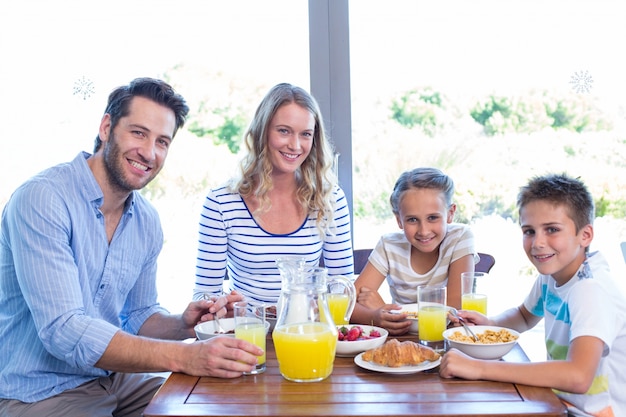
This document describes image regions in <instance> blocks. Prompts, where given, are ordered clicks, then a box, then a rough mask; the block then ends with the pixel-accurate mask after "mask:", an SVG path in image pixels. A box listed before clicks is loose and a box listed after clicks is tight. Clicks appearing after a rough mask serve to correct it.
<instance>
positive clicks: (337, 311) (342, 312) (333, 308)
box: [326, 293, 350, 326]
mask: <svg viewBox="0 0 626 417" xmlns="http://www.w3.org/2000/svg"><path fill="white" fill-rule="evenodd" d="M326 302H327V303H328V309H329V310H330V316H331V317H332V319H333V323H335V324H336V325H338V326H341V325H342V324H348V317H346V315H347V314H346V313H347V312H348V306H349V305H350V295H349V294H345V293H330V294H327V295H326Z"/></svg>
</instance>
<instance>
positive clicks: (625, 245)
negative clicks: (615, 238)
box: [620, 242, 626, 262]
mask: <svg viewBox="0 0 626 417" xmlns="http://www.w3.org/2000/svg"><path fill="white" fill-rule="evenodd" d="M620 246H621V247H622V256H623V257H624V262H626V242H622V243H620Z"/></svg>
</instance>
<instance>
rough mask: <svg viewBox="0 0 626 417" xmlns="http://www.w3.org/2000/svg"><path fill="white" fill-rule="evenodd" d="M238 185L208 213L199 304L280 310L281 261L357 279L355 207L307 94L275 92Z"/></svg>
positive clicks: (262, 109) (256, 124)
mask: <svg viewBox="0 0 626 417" xmlns="http://www.w3.org/2000/svg"><path fill="white" fill-rule="evenodd" d="M245 143H246V147H247V149H248V154H247V156H246V157H245V158H244V159H243V160H242V162H241V172H240V176H239V177H238V178H235V179H233V180H231V181H230V182H229V183H228V184H226V185H224V186H222V187H219V188H216V189H212V190H211V191H210V192H209V194H208V195H207V198H206V200H205V203H204V205H203V207H202V213H201V217H200V230H199V240H198V258H197V266H196V284H195V290H194V298H196V299H198V298H200V297H201V296H202V294H205V293H212V294H220V293H221V292H222V286H223V282H224V278H225V276H226V274H228V277H229V281H228V286H229V289H230V290H231V291H232V290H237V292H239V293H240V294H242V295H244V296H245V297H246V298H247V299H250V300H255V301H257V302H266V303H275V302H277V300H278V297H279V295H280V291H281V277H280V275H279V272H278V269H277V267H276V264H275V261H276V259H277V258H279V257H284V256H301V257H304V258H305V259H306V262H307V264H309V265H317V264H318V263H319V261H320V258H321V257H322V256H323V259H324V265H325V266H326V268H328V271H329V275H346V276H349V277H351V276H352V273H353V263H352V239H351V230H350V228H351V225H350V215H349V209H348V203H347V201H346V198H345V195H344V192H343V190H342V189H341V188H340V187H339V186H338V184H337V179H336V176H335V174H334V172H333V170H332V164H333V160H334V155H333V149H332V147H331V144H330V143H329V142H328V138H327V137H326V136H325V132H324V125H323V122H322V117H321V113H320V110H319V106H318V105H317V102H316V101H315V99H314V98H313V97H312V96H311V95H310V94H309V93H307V92H306V91H305V90H303V89H302V88H299V87H296V86H292V85H290V84H286V83H283V84H278V85H276V86H274V87H273V88H272V89H271V90H270V91H269V92H268V93H267V95H266V96H265V97H264V98H263V100H262V101H261V103H260V104H259V107H258V108H257V110H256V113H255V115H254V118H253V120H252V122H251V124H250V127H249V128H248V131H247V132H246V134H245Z"/></svg>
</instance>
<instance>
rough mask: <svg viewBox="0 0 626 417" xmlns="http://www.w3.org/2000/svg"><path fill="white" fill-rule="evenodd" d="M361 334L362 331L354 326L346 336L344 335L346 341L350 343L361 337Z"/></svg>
mask: <svg viewBox="0 0 626 417" xmlns="http://www.w3.org/2000/svg"><path fill="white" fill-rule="evenodd" d="M362 332H363V330H362V329H361V328H360V327H359V326H355V327H353V328H351V329H350V330H349V331H348V334H347V335H346V340H348V341H350V342H351V341H354V340H357V339H358V338H359V337H360V336H361V333H362Z"/></svg>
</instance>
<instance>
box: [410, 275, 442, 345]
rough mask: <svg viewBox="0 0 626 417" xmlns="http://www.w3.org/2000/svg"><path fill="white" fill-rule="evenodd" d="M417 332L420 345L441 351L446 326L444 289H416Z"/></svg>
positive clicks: (428, 287) (424, 286)
mask: <svg viewBox="0 0 626 417" xmlns="http://www.w3.org/2000/svg"><path fill="white" fill-rule="evenodd" d="M417 309H418V317H419V318H418V321H417V327H418V329H417V332H418V335H419V336H418V337H419V341H420V343H421V344H423V345H425V346H428V347H431V348H433V349H435V350H438V351H441V350H443V349H444V347H445V346H444V339H443V332H444V331H445V330H446V325H447V311H448V309H447V307H446V287H431V286H426V285H423V286H419V287H417Z"/></svg>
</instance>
